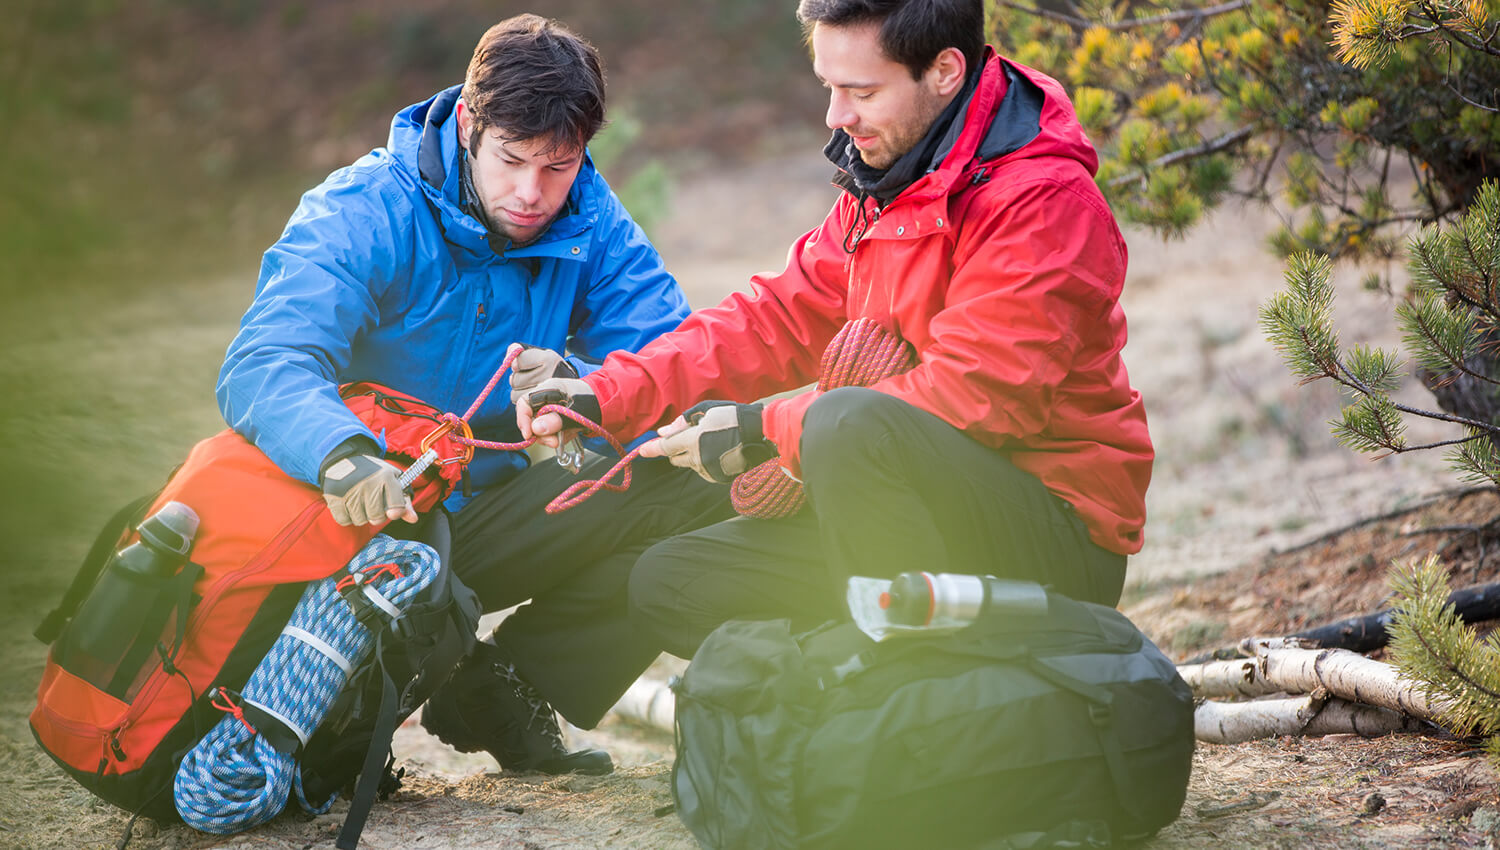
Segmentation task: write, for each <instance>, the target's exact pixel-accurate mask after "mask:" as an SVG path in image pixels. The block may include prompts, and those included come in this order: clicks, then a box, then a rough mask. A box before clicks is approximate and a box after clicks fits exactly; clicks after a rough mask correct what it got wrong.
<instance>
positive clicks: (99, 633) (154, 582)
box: [71, 502, 198, 662]
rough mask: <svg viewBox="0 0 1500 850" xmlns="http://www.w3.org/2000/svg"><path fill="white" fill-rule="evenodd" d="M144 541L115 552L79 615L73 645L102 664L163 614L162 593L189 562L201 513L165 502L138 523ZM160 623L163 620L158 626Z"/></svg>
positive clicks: (114, 658) (75, 617) (120, 652)
mask: <svg viewBox="0 0 1500 850" xmlns="http://www.w3.org/2000/svg"><path fill="white" fill-rule="evenodd" d="M136 531H137V532H138V533H139V535H140V540H138V541H136V542H134V543H131V544H130V545H129V546H126V547H125V548H123V549H121V550H120V551H118V552H116V553H115V554H114V555H113V556H111V557H110V559H109V563H107V564H106V565H105V566H104V569H103V571H102V572H101V573H100V575H99V580H98V581H97V582H96V583H95V584H94V588H93V590H91V591H90V592H89V595H88V598H87V599H85V600H84V602H83V605H81V606H79V609H78V613H77V614H74V615H73V625H72V627H71V631H72V633H73V643H74V646H75V647H77V649H79V650H81V651H82V652H83V653H85V654H87V655H89V656H92V657H93V658H94V659H96V660H99V661H104V662H113V661H118V660H119V659H120V658H121V657H122V656H123V655H124V654H125V652H126V650H128V649H129V648H130V646H131V645H132V644H134V643H135V641H136V640H137V638H139V637H145V638H146V639H147V640H154V639H155V638H156V637H157V636H156V635H142V634H141V632H142V628H143V626H145V625H146V624H147V622H148V617H151V616H152V615H153V614H158V615H164V612H162V611H161V609H162V607H163V601H162V591H163V589H164V588H165V586H166V584H167V582H168V580H169V579H170V578H171V577H172V576H173V575H175V574H176V573H177V571H178V570H179V569H180V568H181V567H182V565H183V563H184V562H186V561H187V556H188V552H189V551H191V549H192V548H193V537H194V535H196V534H197V533H198V514H197V513H196V512H195V511H194V510H193V509H192V508H190V507H188V506H187V505H184V504H183V503H181V502H167V503H166V504H165V505H162V506H161V508H160V509H158V510H157V512H156V513H154V514H152V515H151V516H149V517H146V519H145V520H143V521H142V522H141V524H140V525H139V526H137V527H136ZM158 627H159V624H158Z"/></svg>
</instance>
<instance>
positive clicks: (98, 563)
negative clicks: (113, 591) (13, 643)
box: [32, 490, 161, 644]
mask: <svg viewBox="0 0 1500 850" xmlns="http://www.w3.org/2000/svg"><path fill="white" fill-rule="evenodd" d="M160 494H161V491H160V490H158V491H156V492H155V493H149V494H147V495H145V496H142V497H140V498H139V499H136V500H134V501H132V502H130V503H129V504H127V505H126V506H125V507H123V508H120V509H119V510H118V511H115V515H114V516H112V517H110V518H109V521H108V522H106V523H105V524H104V528H102V529H100V530H99V535H98V536H97V537H95V538H94V543H93V545H92V546H90V547H89V553H88V554H87V555H85V556H84V558H83V564H82V565H81V566H79V568H78V572H77V573H76V574H74V576H73V581H72V582H70V583H69V584H68V589H67V590H66V591H64V592H63V598H62V601H61V602H59V603H58V605H57V607H56V608H54V609H52V611H50V612H48V614H47V616H46V617H44V618H43V619H42V622H41V624H40V625H38V626H37V627H36V631H34V632H32V634H33V635H35V636H36V639H37V640H39V641H41V642H42V643H45V644H50V643H52V642H53V641H55V640H57V638H58V636H59V635H61V634H62V630H63V628H64V627H65V626H67V624H68V621H69V620H71V619H73V615H74V614H76V613H78V606H79V605H81V604H83V598H84V597H85V596H88V593H89V590H90V589H92V588H93V586H94V582H95V581H97V580H98V579H99V573H100V572H101V571H102V570H103V569H104V564H105V563H106V562H107V561H109V556H110V555H112V554H114V551H115V544H116V543H118V542H119V541H120V537H121V535H123V534H124V533H125V531H126V530H127V529H129V528H131V527H132V526H134V525H136V524H137V523H139V522H140V521H141V520H142V519H143V518H145V516H146V509H147V508H149V507H151V503H152V502H154V501H156V497H157V496H158V495H160Z"/></svg>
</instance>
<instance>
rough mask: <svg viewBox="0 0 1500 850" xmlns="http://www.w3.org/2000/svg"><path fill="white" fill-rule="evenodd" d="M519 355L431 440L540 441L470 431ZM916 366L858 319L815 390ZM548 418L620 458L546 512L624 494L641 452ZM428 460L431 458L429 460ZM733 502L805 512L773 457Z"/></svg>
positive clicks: (879, 330)
mask: <svg viewBox="0 0 1500 850" xmlns="http://www.w3.org/2000/svg"><path fill="white" fill-rule="evenodd" d="M520 353H521V349H519V348H518V349H516V350H514V351H513V352H511V353H510V354H508V355H507V356H506V358H505V362H503V363H501V364H500V368H499V369H498V370H496V372H495V374H494V376H493V377H491V378H490V381H489V383H488V384H486V385H485V387H484V389H483V390H481V391H480V393H479V396H478V397H477V398H475V399H474V403H473V404H471V405H469V409H468V410H466V411H464V415H463V416H454V415H453V414H452V413H444V414H443V415H442V416H440V417H439V420H440V421H441V423H442V424H441V425H440V426H439V430H437V431H434V432H433V437H432V438H430V439H435V438H436V437H437V436H440V435H442V434H445V433H447V434H448V436H449V439H450V440H452V441H453V442H456V443H458V444H459V445H462V446H468V447H470V448H474V447H477V448H482V449H496V450H499V451H521V450H523V449H525V448H526V447H528V446H530V445H531V444H532V443H534V442H536V438H535V437H533V438H532V439H530V440H522V441H521V442H518V443H505V442H499V441H494V440H480V439H477V438H475V437H474V436H473V432H472V431H470V430H469V418H470V417H472V416H473V415H474V414H475V413H476V412H477V411H478V410H479V408H480V406H481V405H483V404H484V400H485V399H486V398H488V397H489V395H490V393H491V392H493V391H494V389H495V387H496V385H498V384H499V383H500V377H501V376H502V375H504V374H505V372H506V370H508V369H509V368H510V366H511V363H512V362H513V361H514V360H515V359H516V356H517V355H519V354H520ZM914 365H916V355H915V353H914V352H913V351H912V348H911V346H910V345H908V344H907V343H906V342H905V341H903V340H902V339H901V338H900V337H898V336H896V335H895V334H894V333H892V332H890V331H888V330H886V329H885V328H884V327H882V326H881V325H880V324H879V323H878V322H876V321H874V320H873V319H868V318H860V319H855V320H854V321H852V322H849V323H848V324H846V325H844V327H843V328H842V329H840V330H839V332H838V334H836V335H835V336H834V338H833V340H832V341H831V342H829V343H828V348H827V349H826V350H825V351H824V352H823V359H822V361H821V363H820V364H819V370H820V375H821V376H820V377H819V379H818V384H817V388H818V390H819V391H826V390H831V389H834V388H836V387H867V386H869V385H871V384H873V383H876V382H877V381H881V380H884V379H886V378H889V377H891V376H893V375H899V374H901V373H902V372H905V371H907V370H909V369H911V368H912V366H914ZM545 413H556V414H558V415H559V416H562V417H564V418H567V419H570V420H572V421H573V422H575V423H577V424H578V425H580V426H582V427H583V428H584V430H586V431H588V432H589V433H590V434H591V435H593V436H597V437H602V438H604V439H605V440H606V441H608V442H609V444H610V446H611V447H612V448H613V449H614V450H615V451H616V452H617V453H619V454H620V455H621V457H620V459H619V460H618V461H616V462H615V465H614V466H612V467H610V468H609V471H608V472H606V473H604V475H603V476H602V477H600V478H599V479H597V480H592V481H591V480H582V481H576V482H574V483H573V484H571V485H569V486H568V489H566V490H564V491H563V492H562V493H561V494H560V495H559V496H558V497H557V498H555V499H553V500H552V501H550V502H548V503H547V513H549V514H555V513H558V512H560V511H565V510H567V509H568V508H571V507H573V506H574V505H577V504H578V503H579V502H582V501H583V500H584V499H587V498H588V497H590V496H592V495H594V494H595V493H597V492H599V491H600V490H613V491H615V492H624V491H625V490H627V489H629V488H630V462H631V461H633V460H635V459H636V458H637V457H638V456H639V455H640V449H639V448H637V449H635V450H633V451H630V452H628V453H627V452H626V451H625V448H624V447H623V446H622V445H620V441H619V440H617V439H615V437H614V435H613V434H610V433H609V432H608V431H606V430H604V428H603V426H601V425H599V424H598V423H596V422H591V421H589V420H588V419H587V418H586V417H584V416H582V415H581V414H579V413H577V412H575V411H573V410H571V409H569V408H567V407H563V406H562V405H559V404H549V405H545V406H544V407H542V408H541V409H540V410H538V411H536V414H537V415H538V416H541V415H542V414H545ZM450 432H451V433H450ZM425 444H426V443H425V442H424V445H425ZM428 455H431V456H432V457H431V458H429V457H428ZM423 458H424V459H426V462H425V463H424V462H423V459H418V461H417V462H416V463H414V464H412V467H411V469H410V470H408V471H407V473H406V476H408V477H411V478H415V477H416V475H418V474H420V473H421V471H422V470H423V469H425V468H426V467H427V466H428V465H430V464H431V463H432V462H433V459H435V458H436V453H435V452H428V453H427V454H425V455H423ZM467 459H468V458H467V457H465V458H463V460H467ZM729 498H730V502H731V503H732V504H733V505H734V509H735V510H736V511H738V512H739V513H741V514H743V515H745V516H752V517H758V518H761V519H777V518H779V517H785V516H791V515H792V514H794V513H796V512H797V511H799V510H801V509H802V505H803V504H804V503H806V501H807V495H806V494H805V493H804V492H803V491H802V484H801V482H799V481H797V479H795V478H792V477H791V476H790V475H789V474H787V473H786V471H785V470H784V469H782V467H781V464H780V463H779V462H778V461H777V460H776V459H775V458H772V459H771V460H768V461H766V462H765V463H762V464H761V465H759V466H757V467H755V468H754V469H751V470H749V471H747V472H745V473H744V474H742V475H740V476H738V477H737V478H735V479H734V483H733V485H731V487H730V492H729Z"/></svg>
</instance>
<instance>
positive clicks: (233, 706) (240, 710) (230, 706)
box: [209, 688, 258, 735]
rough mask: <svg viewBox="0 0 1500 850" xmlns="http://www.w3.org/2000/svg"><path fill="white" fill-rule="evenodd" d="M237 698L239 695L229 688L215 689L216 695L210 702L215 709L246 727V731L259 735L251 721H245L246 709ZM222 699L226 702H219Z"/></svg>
mask: <svg viewBox="0 0 1500 850" xmlns="http://www.w3.org/2000/svg"><path fill="white" fill-rule="evenodd" d="M236 696H238V694H236V693H235V692H234V691H231V690H230V689H228V688H214V695H213V698H212V699H211V700H209V705H212V706H213V707H214V708H217V709H218V710H220V711H222V712H224V713H225V714H228V715H229V716H230V717H233V718H234V719H235V720H238V721H239V722H240V723H241V724H243V725H244V727H245V728H246V729H248V730H249V731H250V734H251V735H255V734H258V733H257V732H256V731H255V727H254V726H251V725H250V721H248V720H246V719H245V707H244V706H243V705H241V704H240V703H237V702H235V701H234V700H235V697H236ZM220 699H223V700H224V701H223V702H219V700H220Z"/></svg>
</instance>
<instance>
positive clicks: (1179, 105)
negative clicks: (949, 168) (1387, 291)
mask: <svg viewBox="0 0 1500 850" xmlns="http://www.w3.org/2000/svg"><path fill="white" fill-rule="evenodd" d="M1497 11H1500V2H1497V0H1437V2H1423V3H1420V4H1418V3H1416V2H1415V0H1284V2H1276V3H1267V2H1253V1H1252V0H1244V2H1234V0H1229V2H1223V0H1196V2H1187V3H1182V2H1167V1H1166V0H1133V2H1131V3H1114V2H1105V0H1076V2H1073V3H1069V4H1063V5H1061V6H1059V5H1056V4H1048V5H1046V6H1045V7H1043V6H1041V5H1028V4H1027V3H1026V2H1024V0H1023V2H1008V3H1004V4H1002V3H1000V2H998V0H990V1H989V2H988V4H987V12H988V15H989V18H988V26H989V34H990V40H991V41H992V43H994V44H995V45H996V46H997V48H998V49H999V50H1000V51H1001V53H1002V54H1004V55H1006V56H1008V57H1011V58H1013V59H1015V60H1017V61H1019V62H1021V63H1022V64H1025V65H1029V66H1031V67H1033V68H1036V69H1038V70H1040V71H1043V72H1044V73H1047V74H1049V75H1051V76H1053V77H1055V78H1057V79H1059V80H1061V81H1063V82H1064V83H1065V84H1066V85H1067V86H1068V88H1069V90H1070V91H1071V92H1072V93H1073V97H1074V99H1075V103H1076V105H1077V107H1078V112H1079V115H1080V118H1081V120H1082V123H1083V125H1084V128H1085V130H1086V131H1087V132H1088V134H1089V137H1090V138H1091V139H1092V140H1093V142H1094V143H1095V145H1096V147H1097V148H1098V149H1099V153H1100V169H1099V174H1098V176H1097V180H1098V183H1099V185H1100V187H1101V189H1102V190H1103V191H1104V193H1105V195H1106V197H1108V198H1109V201H1110V203H1111V204H1112V205H1113V207H1114V209H1115V211H1116V212H1117V214H1119V215H1120V217H1121V218H1122V219H1124V220H1126V221H1128V222H1132V223H1135V224H1139V225H1144V226H1147V227H1149V228H1152V229H1155V230H1157V231H1158V232H1160V233H1162V234H1163V235H1165V236H1173V235H1179V234H1181V233H1183V232H1184V231H1186V230H1187V229H1189V228H1191V227H1192V225H1193V224H1194V223H1195V222H1196V221H1198V220H1200V219H1201V217H1202V216H1203V215H1204V214H1207V213H1208V212H1210V211H1211V210H1213V209H1214V208H1215V207H1216V206H1217V205H1218V204H1219V203H1222V202H1223V201H1224V200H1225V199H1227V198H1232V197H1242V198H1248V199H1256V200H1263V201H1269V202H1271V203H1273V204H1274V205H1276V206H1277V207H1279V208H1280V209H1281V211H1282V212H1283V217H1284V218H1285V219H1286V220H1287V221H1288V225H1287V227H1286V228H1285V229H1284V230H1283V231H1281V232H1280V233H1278V234H1277V236H1276V237H1275V238H1274V240H1273V245H1274V247H1275V249H1276V250H1277V251H1278V252H1280V253H1281V254H1282V255H1283V256H1290V255H1291V254H1293V253H1296V252H1298V251H1316V252H1321V253H1325V254H1328V255H1329V256H1331V257H1333V258H1335V259H1351V258H1352V259H1359V258H1369V259H1375V260H1391V259H1394V258H1395V257H1396V256H1397V255H1398V254H1399V253H1400V249H1401V247H1402V243H1403V241H1404V239H1405V237H1406V235H1408V233H1409V231H1410V229H1411V228H1412V227H1413V226H1414V223H1415V222H1430V221H1435V220H1442V219H1444V218H1445V217H1449V216H1452V215H1453V214H1454V213H1456V212H1457V211H1459V210H1461V209H1462V207H1463V206H1464V205H1465V204H1466V203H1468V201H1469V200H1470V199H1471V198H1472V196H1473V194H1474V191H1475V190H1476V189H1477V187H1478V186H1479V184H1480V183H1481V182H1482V181H1483V180H1484V179H1485V178H1486V177H1488V176H1491V175H1495V174H1500V94H1497V93H1500V56H1497V55H1495V53H1494V52H1493V51H1492V50H1491V49H1490V48H1488V47H1486V45H1489V44H1492V41H1486V38H1487V36H1488V34H1489V33H1490V32H1491V31H1492V30H1493V29H1494V27H1495V21H1496V17H1497Z"/></svg>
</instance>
